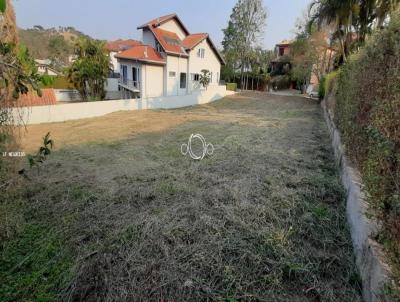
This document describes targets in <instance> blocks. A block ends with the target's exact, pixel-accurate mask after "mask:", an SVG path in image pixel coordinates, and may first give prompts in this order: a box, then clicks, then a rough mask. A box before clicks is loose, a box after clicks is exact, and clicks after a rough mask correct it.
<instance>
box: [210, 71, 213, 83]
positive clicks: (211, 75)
mask: <svg viewBox="0 0 400 302" xmlns="http://www.w3.org/2000/svg"><path fill="white" fill-rule="evenodd" d="M212 82H213V73H212V72H210V83H212Z"/></svg>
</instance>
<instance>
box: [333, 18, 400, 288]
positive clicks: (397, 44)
mask: <svg viewBox="0 0 400 302" xmlns="http://www.w3.org/2000/svg"><path fill="white" fill-rule="evenodd" d="M399 28H400V11H397V13H395V14H394V16H393V18H392V19H391V21H390V24H389V25H388V27H387V28H385V29H382V30H380V31H378V32H376V33H375V34H374V35H373V36H372V37H371V39H369V40H368V41H367V43H366V45H365V47H364V48H363V49H362V50H361V51H360V52H359V53H358V54H356V55H353V56H352V57H351V58H350V59H349V61H348V63H347V64H345V65H344V66H343V67H342V68H341V70H340V72H339V74H338V79H337V91H336V110H335V111H336V112H335V120H336V123H337V125H338V127H339V129H340V130H341V132H342V136H343V140H344V142H345V144H346V146H347V150H348V152H349V154H350V156H351V157H352V159H353V160H354V162H355V163H356V165H357V166H358V167H359V169H360V172H361V174H362V177H363V181H364V183H365V186H366V188H365V189H366V191H367V192H368V197H369V201H370V205H371V207H372V208H373V209H375V210H376V211H374V213H377V216H378V218H380V220H381V221H382V225H383V228H382V232H381V233H380V234H379V240H380V242H381V243H383V244H384V246H385V247H386V250H387V252H388V255H389V256H390V257H389V258H390V259H391V261H392V264H393V273H394V275H395V279H397V280H400V60H399V58H400V31H399ZM330 77H332V78H333V76H332V75H331V76H330ZM329 82H332V81H331V80H329Z"/></svg>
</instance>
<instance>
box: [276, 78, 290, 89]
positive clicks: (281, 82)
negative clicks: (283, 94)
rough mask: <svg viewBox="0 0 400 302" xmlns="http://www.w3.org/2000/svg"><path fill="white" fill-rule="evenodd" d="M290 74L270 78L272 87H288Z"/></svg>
mask: <svg viewBox="0 0 400 302" xmlns="http://www.w3.org/2000/svg"><path fill="white" fill-rule="evenodd" d="M290 82H291V80H290V76H289V75H278V76H274V77H272V78H271V85H272V88H273V89H276V90H281V89H287V88H289V87H290Z"/></svg>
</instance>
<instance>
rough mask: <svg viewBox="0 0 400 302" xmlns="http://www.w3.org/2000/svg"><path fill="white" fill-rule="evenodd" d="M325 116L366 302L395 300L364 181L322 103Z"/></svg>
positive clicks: (329, 113)
mask: <svg viewBox="0 0 400 302" xmlns="http://www.w3.org/2000/svg"><path fill="white" fill-rule="evenodd" d="M322 108H323V111H324V117H325V120H326V123H327V125H328V128H329V131H330V134H331V138H332V146H333V149H334V152H335V157H336V160H337V163H338V164H339V168H340V176H341V180H342V183H343V186H344V187H345V189H346V191H347V206H346V214H347V220H348V223H349V225H350V232H351V238H352V241H353V247H354V253H355V256H356V263H357V267H358V269H359V273H360V276H361V279H362V284H363V298H364V300H365V302H378V301H391V300H390V299H388V298H385V297H384V296H383V287H384V285H385V284H386V283H387V282H389V276H390V269H389V266H388V265H387V264H386V263H385V261H384V256H383V251H382V247H381V246H380V245H379V244H378V243H377V242H376V241H375V240H374V238H375V237H376V234H377V232H378V230H379V227H378V224H377V223H376V221H374V220H371V219H369V218H367V210H368V203H367V201H366V199H365V196H364V193H363V190H362V181H361V177H360V174H359V172H358V171H357V169H355V168H353V167H352V166H351V165H350V161H349V159H348V158H347V156H346V155H345V148H344V146H343V145H342V142H341V138H340V132H339V130H338V129H337V128H336V126H335V124H334V122H333V118H332V117H333V114H332V112H330V111H329V110H328V109H327V107H326V104H325V101H323V102H322Z"/></svg>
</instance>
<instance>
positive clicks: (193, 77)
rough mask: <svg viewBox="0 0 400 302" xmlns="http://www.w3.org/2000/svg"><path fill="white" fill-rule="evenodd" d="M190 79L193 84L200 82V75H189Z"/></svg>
mask: <svg viewBox="0 0 400 302" xmlns="http://www.w3.org/2000/svg"><path fill="white" fill-rule="evenodd" d="M191 79H192V81H194V82H198V81H199V80H200V75H199V74H198V73H192V74H191Z"/></svg>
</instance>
